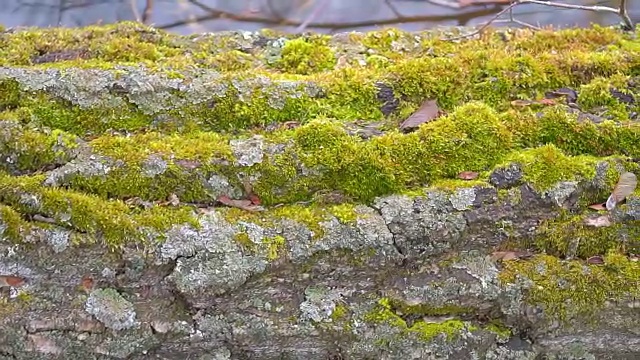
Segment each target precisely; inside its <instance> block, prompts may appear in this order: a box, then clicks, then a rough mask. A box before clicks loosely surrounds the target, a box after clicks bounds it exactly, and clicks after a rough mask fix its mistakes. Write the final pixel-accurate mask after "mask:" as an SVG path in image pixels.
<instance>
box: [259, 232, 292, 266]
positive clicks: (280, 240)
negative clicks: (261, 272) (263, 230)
mask: <svg viewBox="0 0 640 360" xmlns="http://www.w3.org/2000/svg"><path fill="white" fill-rule="evenodd" d="M262 241H263V243H264V244H265V245H266V246H267V259H269V260H276V259H278V258H280V257H281V256H282V254H283V252H285V251H286V247H285V246H286V244H287V242H286V239H285V238H284V237H282V236H280V235H276V236H273V237H268V238H264V239H263V240H262Z"/></svg>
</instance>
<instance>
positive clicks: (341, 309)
mask: <svg viewBox="0 0 640 360" xmlns="http://www.w3.org/2000/svg"><path fill="white" fill-rule="evenodd" d="M349 313H350V311H349V307H347V306H346V305H344V304H337V305H336V307H335V309H333V312H332V313H331V320H332V321H334V322H337V321H343V320H345V319H346V318H348V317H349Z"/></svg>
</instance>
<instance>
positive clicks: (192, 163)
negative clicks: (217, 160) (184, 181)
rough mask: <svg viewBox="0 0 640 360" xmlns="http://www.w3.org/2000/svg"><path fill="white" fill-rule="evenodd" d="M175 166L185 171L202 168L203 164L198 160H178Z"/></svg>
mask: <svg viewBox="0 0 640 360" xmlns="http://www.w3.org/2000/svg"><path fill="white" fill-rule="evenodd" d="M175 164H176V165H178V166H180V167H181V168H183V169H187V170H193V169H196V168H198V167H200V166H201V165H202V164H201V163H200V161H197V160H184V159H180V160H176V161H175Z"/></svg>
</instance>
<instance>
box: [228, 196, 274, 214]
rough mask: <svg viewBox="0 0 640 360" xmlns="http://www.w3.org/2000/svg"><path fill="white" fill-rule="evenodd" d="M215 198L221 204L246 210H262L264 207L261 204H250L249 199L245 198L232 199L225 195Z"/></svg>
mask: <svg viewBox="0 0 640 360" xmlns="http://www.w3.org/2000/svg"><path fill="white" fill-rule="evenodd" d="M217 200H218V202H220V203H221V204H223V205H227V206H230V207H235V208H238V209H242V210H246V211H262V210H264V208H262V207H261V206H258V205H254V204H252V202H251V200H245V199H241V200H236V199H232V198H230V197H228V196H226V195H220V196H219V197H218V199H217Z"/></svg>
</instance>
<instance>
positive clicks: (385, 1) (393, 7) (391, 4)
mask: <svg viewBox="0 0 640 360" xmlns="http://www.w3.org/2000/svg"><path fill="white" fill-rule="evenodd" d="M384 3H385V4H386V5H387V7H388V8H389V9H390V10H391V12H392V13H393V15H395V16H396V17H398V18H401V17H402V16H403V15H402V13H400V11H398V9H396V6H395V5H393V3H392V2H391V0H384Z"/></svg>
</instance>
